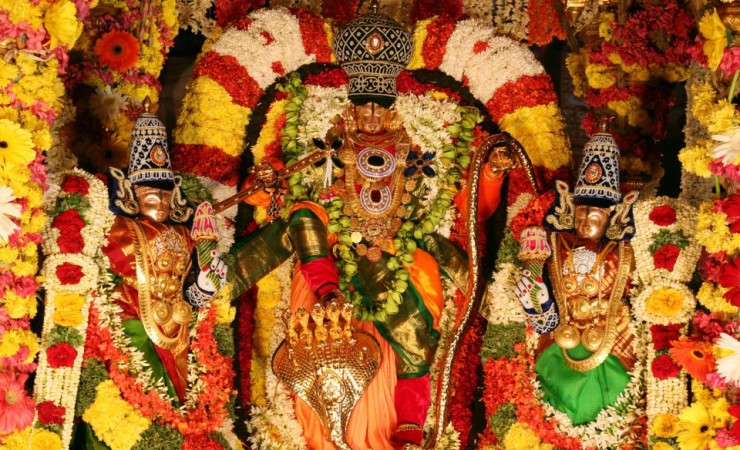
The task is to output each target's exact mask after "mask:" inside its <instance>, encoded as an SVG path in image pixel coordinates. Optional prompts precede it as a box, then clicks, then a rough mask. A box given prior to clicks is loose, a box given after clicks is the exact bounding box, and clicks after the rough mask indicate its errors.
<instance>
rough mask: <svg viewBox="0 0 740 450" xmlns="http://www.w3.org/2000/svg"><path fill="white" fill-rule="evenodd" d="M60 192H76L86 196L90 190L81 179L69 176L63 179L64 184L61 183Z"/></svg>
mask: <svg viewBox="0 0 740 450" xmlns="http://www.w3.org/2000/svg"><path fill="white" fill-rule="evenodd" d="M62 190H64V191H65V192H70V193H74V192H76V193H78V194H82V195H87V193H88V191H89V190H90V183H88V182H87V180H86V179H84V178H82V177H78V176H77V175H71V176H68V177H67V178H65V179H64V182H62Z"/></svg>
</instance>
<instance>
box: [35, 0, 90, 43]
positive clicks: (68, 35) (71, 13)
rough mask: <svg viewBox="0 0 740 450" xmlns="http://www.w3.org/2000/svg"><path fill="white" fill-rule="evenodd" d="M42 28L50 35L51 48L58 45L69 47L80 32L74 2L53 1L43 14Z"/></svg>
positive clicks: (65, 0)
mask: <svg viewBox="0 0 740 450" xmlns="http://www.w3.org/2000/svg"><path fill="white" fill-rule="evenodd" d="M44 28H46V31H48V32H49V36H50V37H51V42H50V44H51V48H54V47H56V46H58V45H61V46H64V47H71V46H72V44H74V43H75V41H76V40H77V38H78V37H79V35H80V33H82V23H81V22H79V21H78V20H77V7H76V6H75V4H74V3H72V2H71V1H69V0H59V1H57V2H56V3H53V4H52V5H51V7H49V9H47V10H46V13H45V14H44Z"/></svg>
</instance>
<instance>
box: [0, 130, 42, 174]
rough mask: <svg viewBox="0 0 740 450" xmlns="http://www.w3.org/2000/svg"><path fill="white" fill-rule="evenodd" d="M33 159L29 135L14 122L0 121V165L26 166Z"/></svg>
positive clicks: (34, 151) (31, 138)
mask: <svg viewBox="0 0 740 450" xmlns="http://www.w3.org/2000/svg"><path fill="white" fill-rule="evenodd" d="M35 158H36V150H34V148H33V136H32V135H31V133H29V132H28V131H26V130H24V129H23V128H21V127H20V125H18V124H17V123H15V122H11V121H9V120H7V119H0V165H4V166H6V167H8V166H10V165H19V166H27V165H28V164H29V163H30V162H31V161H33V160H34V159H35Z"/></svg>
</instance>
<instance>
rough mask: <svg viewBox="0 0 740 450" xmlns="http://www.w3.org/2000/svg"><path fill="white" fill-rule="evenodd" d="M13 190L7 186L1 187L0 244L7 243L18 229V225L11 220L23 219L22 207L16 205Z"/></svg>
mask: <svg viewBox="0 0 740 450" xmlns="http://www.w3.org/2000/svg"><path fill="white" fill-rule="evenodd" d="M16 200H17V199H16V197H15V195H13V190H12V189H10V188H9V187H7V186H0V242H7V241H8V238H9V237H10V235H11V234H13V233H14V232H15V230H17V229H18V224H16V223H15V222H13V221H12V220H10V219H11V217H12V218H15V219H19V218H20V217H21V205H19V204H18V203H15V201H16Z"/></svg>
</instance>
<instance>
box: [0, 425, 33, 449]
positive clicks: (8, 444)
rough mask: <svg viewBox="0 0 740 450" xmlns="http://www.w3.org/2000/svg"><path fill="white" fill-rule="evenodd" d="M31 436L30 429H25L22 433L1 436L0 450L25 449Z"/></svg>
mask: <svg viewBox="0 0 740 450" xmlns="http://www.w3.org/2000/svg"><path fill="white" fill-rule="evenodd" d="M30 434H31V427H26V428H25V429H24V430H22V431H16V432H13V433H10V434H8V435H5V436H3V443H2V445H0V449H2V450H10V449H13V450H15V449H25V448H27V447H28V441H29V438H30Z"/></svg>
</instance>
